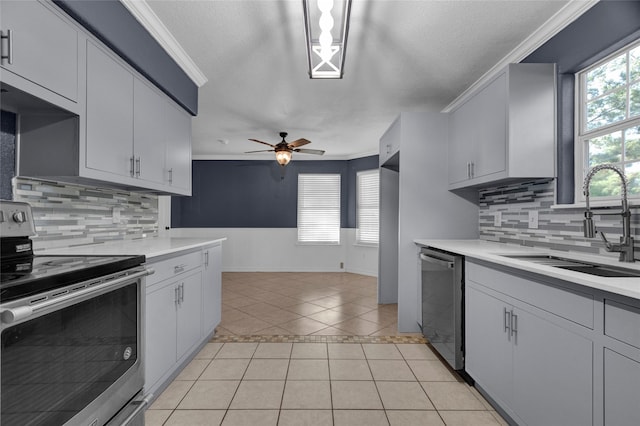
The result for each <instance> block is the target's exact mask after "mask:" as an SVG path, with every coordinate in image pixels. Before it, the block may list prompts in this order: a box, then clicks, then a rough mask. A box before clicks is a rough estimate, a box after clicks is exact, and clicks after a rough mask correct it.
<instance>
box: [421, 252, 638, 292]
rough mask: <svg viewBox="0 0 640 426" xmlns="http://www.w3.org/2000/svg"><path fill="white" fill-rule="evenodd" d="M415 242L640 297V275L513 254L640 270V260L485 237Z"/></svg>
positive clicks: (587, 285) (591, 286)
mask: <svg viewBox="0 0 640 426" xmlns="http://www.w3.org/2000/svg"><path fill="white" fill-rule="evenodd" d="M414 243H415V244H417V245H418V246H420V247H429V248H434V249H438V250H443V251H446V252H450V253H454V254H459V255H462V256H465V257H467V258H471V259H478V260H482V261H485V262H490V263H495V264H497V265H501V266H506V267H510V268H514V269H519V270H522V271H526V272H531V273H534V274H539V275H544V276H547V277H550V278H554V279H557V280H563V281H569V282H573V283H576V284H579V285H583V286H585V287H589V288H594V289H598V290H602V291H607V292H610V293H614V294H618V295H622V296H627V297H630V298H633V299H637V300H640V278H636V277H623V278H609V277H599V276H594V275H589V274H585V273H581V272H574V271H568V270H564V269H560V268H555V267H553V266H546V265H540V264H537V263H534V262H530V261H526V260H518V259H514V258H510V257H508V256H509V255H530V254H553V255H554V256H560V257H563V258H566V259H573V260H577V261H586V262H595V263H600V264H605V265H612V266H618V267H624V268H628V269H634V270H637V271H639V272H640V261H636V262H634V263H623V262H618V261H617V259H616V258H609V257H606V256H597V255H590V254H583V253H577V252H566V251H560V250H551V249H543V248H534V247H525V246H517V245H513V244H505V243H497V242H492V241H485V240H430V239H416V240H414Z"/></svg>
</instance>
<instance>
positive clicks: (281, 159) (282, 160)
mask: <svg viewBox="0 0 640 426" xmlns="http://www.w3.org/2000/svg"><path fill="white" fill-rule="evenodd" d="M276 161H277V162H278V164H280V165H281V166H286V165H287V164H289V161H291V153H290V152H289V151H286V150H282V151H276Z"/></svg>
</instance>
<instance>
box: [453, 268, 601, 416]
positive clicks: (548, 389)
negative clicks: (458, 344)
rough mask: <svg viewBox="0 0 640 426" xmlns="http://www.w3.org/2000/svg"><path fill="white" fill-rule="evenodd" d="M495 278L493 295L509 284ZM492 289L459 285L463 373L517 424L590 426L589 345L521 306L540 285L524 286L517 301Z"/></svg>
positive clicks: (567, 327)
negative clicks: (462, 293)
mask: <svg viewBox="0 0 640 426" xmlns="http://www.w3.org/2000/svg"><path fill="white" fill-rule="evenodd" d="M474 268H483V267H479V266H477V265H474V266H473V267H472V268H471V272H472V275H473V272H474V271H475V270H476V269H474ZM467 269H469V268H467ZM482 275H483V276H488V275H489V274H488V273H487V271H484V273H483V274H482ZM494 276H495V277H494V278H495V280H496V281H500V282H502V284H501V285H500V286H499V287H504V285H503V284H504V282H505V280H506V281H507V282H508V280H509V277H510V276H509V275H508V274H505V273H503V272H496V273H495V274H494ZM515 279H516V278H514V280H515ZM517 279H520V280H521V279H522V278H521V277H518V278H517ZM492 284H493V282H482V283H477V282H474V281H472V280H470V279H467V280H466V290H465V295H466V299H465V314H466V317H465V325H466V339H465V344H466V348H465V363H466V371H467V372H468V373H469V375H470V376H471V377H472V378H473V379H474V380H475V381H476V384H477V385H479V386H480V387H481V388H482V389H483V390H484V391H485V392H486V393H487V394H488V395H489V396H490V397H491V398H492V399H493V400H494V401H495V402H496V403H497V404H498V405H499V406H500V407H501V408H502V409H504V411H505V412H506V413H507V414H508V415H509V416H511V417H512V419H513V420H515V421H516V422H517V423H518V424H522V425H529V426H534V425H540V426H546V425H566V426H571V425H576V426H583V425H592V424H593V423H594V422H593V382H594V380H593V371H594V369H593V367H594V365H593V358H594V356H593V352H594V351H593V342H592V341H591V340H590V339H589V338H587V337H585V336H584V335H582V334H580V333H576V332H575V331H574V330H575V327H579V326H577V325H576V324H575V323H572V322H571V321H568V320H566V319H564V318H562V317H560V316H557V315H555V314H554V313H552V312H548V311H545V310H542V309H540V308H538V307H536V306H533V305H530V304H528V303H526V299H527V298H528V297H529V296H530V298H531V299H534V300H535V299H536V296H535V293H536V290H537V287H541V291H546V290H545V288H544V287H546V284H540V283H537V282H535V281H530V282H529V286H528V288H527V293H528V294H522V295H520V294H518V295H516V296H517V297H518V298H515V297H511V296H510V295H506V294H503V293H499V292H497V291H494V290H492V288H491V287H492ZM576 297H578V296H576Z"/></svg>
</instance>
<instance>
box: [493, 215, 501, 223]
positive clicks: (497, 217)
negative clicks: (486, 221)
mask: <svg viewBox="0 0 640 426" xmlns="http://www.w3.org/2000/svg"><path fill="white" fill-rule="evenodd" d="M493 226H502V212H495V213H494V214H493Z"/></svg>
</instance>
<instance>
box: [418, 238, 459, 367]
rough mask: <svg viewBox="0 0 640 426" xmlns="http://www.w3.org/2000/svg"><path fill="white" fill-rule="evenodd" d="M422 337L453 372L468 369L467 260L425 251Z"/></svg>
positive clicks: (421, 256)
mask: <svg viewBox="0 0 640 426" xmlns="http://www.w3.org/2000/svg"><path fill="white" fill-rule="evenodd" d="M420 260H421V262H420V263H421V265H422V334H424V336H425V337H426V338H427V339H428V340H429V343H430V344H431V346H433V348H434V349H436V350H437V351H438V353H439V354H440V355H441V356H442V358H444V359H445V360H446V361H447V362H448V363H449V365H450V366H451V368H453V369H454V370H459V371H462V370H463V369H464V330H463V324H464V321H463V317H462V316H463V313H464V308H463V294H464V291H463V287H464V280H463V278H464V273H463V268H464V259H463V257H462V256H457V255H454V254H452V253H446V252H442V251H439V250H434V249H429V248H422V249H421V252H420Z"/></svg>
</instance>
